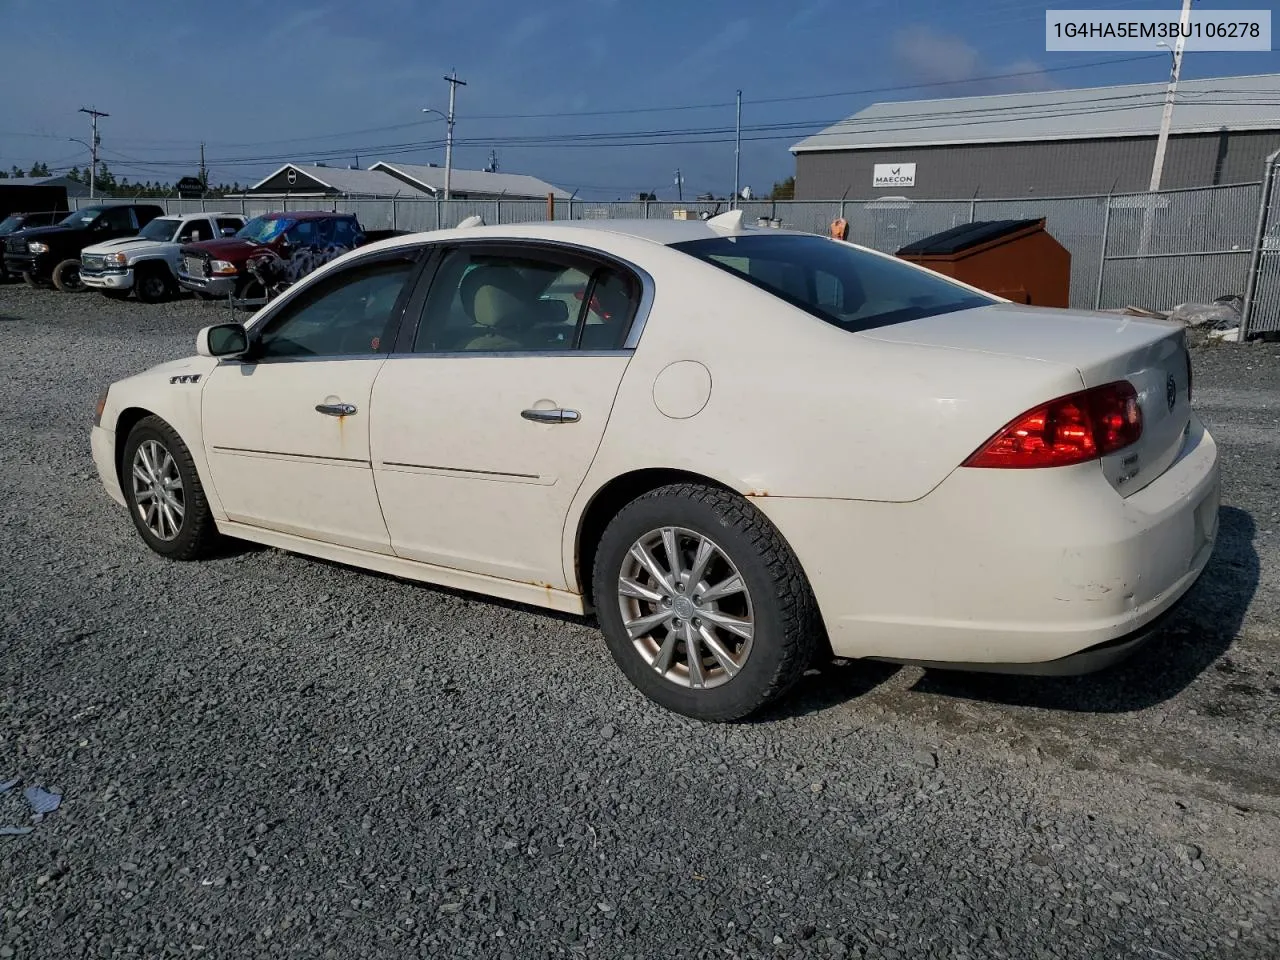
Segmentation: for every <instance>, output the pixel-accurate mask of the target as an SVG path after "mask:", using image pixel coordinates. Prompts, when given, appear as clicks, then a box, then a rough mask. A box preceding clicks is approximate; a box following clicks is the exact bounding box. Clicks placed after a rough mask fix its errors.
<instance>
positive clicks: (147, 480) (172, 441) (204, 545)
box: [120, 416, 218, 560]
mask: <svg viewBox="0 0 1280 960" xmlns="http://www.w3.org/2000/svg"><path fill="white" fill-rule="evenodd" d="M120 472H121V474H122V476H121V481H122V482H121V487H122V488H123V489H124V495H125V500H126V501H127V502H128V504H129V515H130V517H132V518H133V525H134V526H135V527H137V529H138V533H139V534H141V535H142V539H143V540H145V541H146V543H147V546H149V547H150V548H151V549H152V550H154V551H155V552H156V553H158V554H160V555H161V556H165V557H169V558H170V559H172V560H198V559H200V558H201V557H203V556H205V555H207V554H208V553H209V552H210V551H211V550H212V548H213V546H214V544H215V543H216V541H217V538H218V531H217V527H216V526H215V524H214V521H213V516H212V515H211V514H210V512H209V504H208V502H207V501H206V500H205V496H204V488H203V487H202V486H201V484H200V477H199V475H198V474H197V473H196V467H195V462H194V461H193V460H192V459H191V451H190V450H189V449H188V448H187V445H186V444H185V443H183V442H182V438H181V437H179V436H178V434H177V433H176V432H174V429H173V428H172V427H171V426H169V424H167V423H165V422H164V421H163V420H161V419H160V418H159V417H155V416H152V417H145V418H143V419H142V420H140V421H138V423H137V424H136V425H135V426H134V428H133V429H132V430H131V431H130V432H129V439H128V440H127V441H125V446H124V457H123V459H122V461H121V470H120Z"/></svg>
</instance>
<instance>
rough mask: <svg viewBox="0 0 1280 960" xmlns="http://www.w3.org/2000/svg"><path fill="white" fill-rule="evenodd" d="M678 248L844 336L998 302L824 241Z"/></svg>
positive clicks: (719, 241)
mask: <svg viewBox="0 0 1280 960" xmlns="http://www.w3.org/2000/svg"><path fill="white" fill-rule="evenodd" d="M673 247H674V249H676V250H680V251H683V252H684V253H687V254H689V255H690V256H693V257H696V258H698V259H699V260H702V261H704V262H706V263H709V264H712V265H714V266H716V267H719V268H720V269H722V270H726V271H728V272H729V273H732V274H735V275H737V276H740V277H742V278H743V279H744V280H746V281H748V282H749V283H752V284H754V285H755V286H757V287H760V288H762V289H764V290H767V291H768V292H770V293H772V294H774V295H775V296H777V297H780V298H781V299H783V300H786V301H787V302H788V303H791V304H793V305H795V306H797V307H800V308H801V309H802V310H806V311H808V312H809V313H811V314H813V315H814V316H816V317H818V318H820V319H822V320H825V321H827V322H828V323H831V324H834V325H835V326H837V327H840V328H841V329H844V330H850V331H859V330H871V329H874V328H876V327H884V326H888V325H890V324H894V323H905V322H907V321H909V320H917V319H919V318H921V317H930V316H936V315H938V314H943V313H953V312H955V311H958V310H969V309H972V308H974V307H981V306H986V305H987V304H991V303H998V302H999V301H997V300H996V299H994V298H993V297H988V296H985V295H983V294H979V293H974V292H973V291H972V290H968V289H966V288H965V287H962V286H960V285H959V284H956V283H952V282H951V281H949V280H946V279H945V278H943V277H939V276H937V275H935V274H932V273H928V272H925V271H922V270H920V269H919V268H917V267H914V266H912V265H910V264H908V263H905V262H903V261H901V260H895V259H894V258H892V257H882V256H879V255H877V254H873V253H869V252H867V251H865V250H859V249H858V248H857V247H853V246H850V245H848V244H844V243H839V242H837V241H835V240H828V239H826V238H824V237H816V236H796V235H791V234H785V235H782V236H745V237H717V238H714V239H707V240H691V241H688V242H685V243H677V244H674V245H673Z"/></svg>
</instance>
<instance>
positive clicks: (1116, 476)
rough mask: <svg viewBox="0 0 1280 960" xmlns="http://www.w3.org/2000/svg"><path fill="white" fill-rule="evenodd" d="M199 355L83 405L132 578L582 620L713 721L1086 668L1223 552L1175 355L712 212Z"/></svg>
mask: <svg viewBox="0 0 1280 960" xmlns="http://www.w3.org/2000/svg"><path fill="white" fill-rule="evenodd" d="M196 347H197V354H198V356H195V357H192V358H189V359H185V360H177V361H174V362H171V363H166V364H162V365H160V366H158V367H155V368H153V369H151V370H148V371H146V372H145V373H141V374H139V375H137V376H134V377H131V378H129V379H126V380H122V381H119V382H117V383H114V384H112V385H111V387H110V388H109V389H108V391H107V392H106V393H105V394H104V395H103V397H102V398H101V400H100V401H99V403H98V408H97V415H96V420H95V425H94V428H93V433H92V446H93V456H94V459H95V461H96V463H97V468H98V471H99V473H100V474H101V477H102V481H103V483H104V484H105V485H106V488H107V491H108V493H110V495H111V496H112V498H114V499H115V500H117V501H118V502H119V503H120V504H121V505H122V506H124V507H126V508H127V509H128V511H129V515H130V516H131V517H132V518H133V522H134V524H135V526H136V527H137V529H138V532H139V534H141V536H142V539H143V540H144V541H145V542H146V543H147V545H148V546H149V547H151V549H153V550H155V551H156V552H157V553H160V554H162V555H164V556H167V557H171V558H173V559H177V560H190V559H195V558H198V557H201V556H204V555H205V554H206V553H207V552H208V551H209V550H210V548H211V547H212V546H214V543H215V540H216V539H217V537H218V536H219V535H222V536H227V537H236V538H241V539H244V540H251V541H255V542H257V543H261V544H267V545H269V546H273V547H278V548H280V549H284V550H291V551H295V552H297V553H301V554H308V555H311V556H314V557H321V558H324V559H327V560H330V561H337V562H340V563H344V564H349V565H351V566H354V567H364V568H368V569H370V570H377V571H381V572H383V573H388V574H393V575H396V576H400V577H406V578H409V579H413V580H418V581H423V582H426V583H432V584H439V585H443V586H447V587H452V588H460V589H464V590H470V591H475V592H478V593H483V594H488V595H490V596H494V597H502V598H506V599H508V600H514V601H520V602H523V603H528V604H532V605H536V606H543V607H549V608H553V609H556V610H562V611H569V612H572V613H587V612H589V611H590V610H592V609H594V611H595V613H596V616H597V617H598V619H599V622H600V626H601V628H602V630H603V633H604V636H605V640H606V642H607V643H608V645H609V648H610V650H611V652H612V654H613V656H614V658H615V659H616V660H617V663H618V665H619V666H620V667H621V668H622V670H623V672H624V673H625V674H626V675H627V676H628V677H629V678H630V680H631V681H632V682H633V683H634V684H635V685H636V686H637V687H639V688H640V690H641V691H643V692H644V693H645V694H646V695H647V696H649V697H650V698H652V699H653V700H655V701H656V702H658V703H659V704H662V705H663V706H665V707H667V708H669V709H672V710H675V711H679V712H680V713H684V714H687V715H690V716H694V717H699V718H704V719H708V720H728V719H734V718H740V717H743V716H745V715H747V714H749V713H751V712H752V711H754V710H756V709H758V708H759V707H761V706H762V705H764V704H765V703H767V702H769V701H770V700H772V699H774V698H776V697H778V696H779V695H780V694H781V693H783V692H784V691H785V690H786V689H787V688H788V686H789V685H790V684H791V683H792V682H793V681H794V680H795V679H796V678H797V677H798V676H799V675H800V674H801V673H802V672H803V671H804V670H805V668H806V667H807V666H808V665H809V664H810V662H811V661H812V659H813V658H814V656H815V655H817V654H819V653H825V654H826V655H828V656H829V655H831V654H833V653H834V654H835V655H837V656H840V657H853V658H874V659H879V660H887V661H893V662H898V663H914V664H923V665H927V666H938V667H944V666H945V667H954V668H960V669H969V670H982V671H1006V672H1010V671H1012V672H1027V673H1079V672H1085V671H1088V670H1092V669H1097V668H1099V667H1101V666H1104V665H1106V664H1108V663H1110V662H1113V661H1114V660H1116V659H1118V658H1119V657H1121V656H1123V655H1124V654H1125V653H1127V652H1128V651H1130V650H1131V649H1133V647H1134V646H1135V645H1136V644H1138V643H1139V642H1140V641H1142V640H1143V639H1145V638H1146V637H1147V636H1148V635H1149V634H1151V633H1152V632H1153V630H1154V628H1155V626H1156V624H1157V621H1158V620H1159V619H1160V618H1161V616H1162V615H1163V614H1165V613H1166V612H1168V611H1169V610H1170V609H1171V608H1172V607H1173V606H1174V604H1175V603H1176V602H1177V601H1178V600H1179V599H1180V598H1181V597H1182V596H1183V595H1184V594H1185V593H1186V592H1187V590H1188V589H1189V588H1190V587H1191V585H1192V584H1193V583H1194V581H1195V580H1196V578H1197V577H1198V576H1199V574H1200V572H1201V571H1202V570H1203V569H1204V567H1205V564H1206V562H1207V561H1208V558H1209V554H1210V553H1211V551H1212V549H1213V544H1214V538H1215V535H1216V533H1217V516H1218V489H1219V477H1218V464H1217V448H1216V446H1215V444H1214V442H1213V439H1212V438H1211V437H1210V436H1209V434H1208V433H1207V432H1206V431H1205V429H1204V427H1203V426H1202V424H1201V423H1200V421H1199V420H1198V419H1197V418H1196V416H1195V415H1194V414H1193V413H1192V411H1191V402H1190V401H1191V367H1190V361H1189V357H1188V354H1187V349H1186V344H1185V339H1184V335H1183V331H1182V329H1181V328H1180V327H1179V326H1176V325H1172V324H1168V323H1163V322H1156V321H1151V320H1142V319H1135V318H1132V317H1125V316H1118V315H1109V314H1101V313H1081V312H1068V311H1063V310H1048V309H1035V308H1030V307H1024V306H1019V305H1015V304H1011V303H1008V302H1005V301H1002V300H1000V299H998V298H996V297H992V296H990V295H988V294H985V293H983V292H981V291H979V290H976V289H974V288H971V287H968V286H965V285H962V284H960V283H957V282H955V281H952V280H949V279H947V278H944V277H942V276H939V275H937V274H935V273H932V272H930V271H927V270H924V269H921V268H919V267H916V266H913V265H910V264H908V263H905V262H903V261H900V260H897V259H895V258H893V257H889V256H885V255H882V254H879V253H875V252H873V251H870V250H866V249H863V248H861V247H858V246H855V245H852V244H848V243H842V242H838V241H836V240H830V239H826V238H824V237H818V236H812V235H807V234H799V233H791V232H786V231H779V230H756V229H750V228H746V227H744V226H743V224H742V220H741V217H740V215H737V214H729V215H725V216H722V217H718V218H715V219H713V220H710V221H706V222H681V221H654V220H646V221H620V220H619V221H591V222H585V223H583V222H579V223H536V224H525V225H516V226H501V227H485V226H476V227H464V228H460V229H456V230H446V231H440V232H436V233H426V234H419V235H415V236H406V237H397V238H394V239H391V240H387V241H383V242H381V243H376V244H373V245H371V246H368V247H363V248H361V249H359V250H357V251H353V252H352V253H350V254H347V255H346V256H343V257H342V258H340V259H339V260H336V261H334V262H333V263H331V264H329V265H328V266H326V267H324V268H323V269H320V270H318V271H316V272H315V273H314V274H312V275H311V276H309V277H307V278H306V279H305V280H303V281H302V282H300V283H298V284H296V285H295V286H294V287H292V288H291V289H290V290H289V291H288V292H287V293H286V294H285V295H283V296H282V297H280V298H279V299H277V300H275V301H273V302H272V303H270V304H268V305H267V306H266V307H264V308H263V309H262V310H261V311H259V312H258V313H257V314H256V315H255V316H254V317H253V318H252V319H251V320H250V321H249V322H248V323H246V324H244V325H241V324H236V323H226V324H219V325H217V326H212V327H208V328H206V329H204V330H202V331H201V332H200V334H199V337H198V339H197V345H196Z"/></svg>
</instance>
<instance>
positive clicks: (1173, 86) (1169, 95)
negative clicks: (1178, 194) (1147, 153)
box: [1138, 0, 1192, 253]
mask: <svg viewBox="0 0 1280 960" xmlns="http://www.w3.org/2000/svg"><path fill="white" fill-rule="evenodd" d="M1191 4H1192V0H1182V16H1181V17H1179V19H1178V24H1179V30H1178V39H1177V40H1175V41H1174V43H1173V49H1172V50H1171V51H1170V53H1172V54H1173V67H1172V69H1171V70H1170V71H1169V86H1168V87H1167V88H1166V89H1165V94H1164V112H1163V113H1162V114H1161V115H1160V136H1159V137H1157V138H1156V156H1155V160H1153V161H1152V163H1151V185H1150V186H1148V187H1147V192H1148V193H1149V194H1154V193H1155V192H1156V191H1157V190H1159V189H1160V180H1161V178H1162V177H1163V176H1164V157H1165V152H1166V151H1167V150H1168V148H1169V128H1170V127H1171V126H1172V125H1173V103H1174V98H1175V97H1176V96H1177V93H1178V77H1179V75H1180V74H1181V73H1182V49H1183V47H1185V46H1186V44H1187V38H1186V36H1185V34H1186V32H1187V25H1188V24H1189V23H1190V22H1191ZM1160 45H1162V46H1168V44H1165V43H1164V41H1161V42H1160ZM1155 201H1156V198H1155V197H1154V196H1148V197H1147V206H1146V209H1145V210H1144V211H1143V215H1142V240H1141V242H1140V245H1139V247H1138V252H1139V253H1146V252H1147V247H1148V246H1149V245H1150V243H1151V227H1152V220H1153V218H1154V217H1155V207H1154V204H1155Z"/></svg>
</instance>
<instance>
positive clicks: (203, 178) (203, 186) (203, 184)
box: [200, 140, 209, 194]
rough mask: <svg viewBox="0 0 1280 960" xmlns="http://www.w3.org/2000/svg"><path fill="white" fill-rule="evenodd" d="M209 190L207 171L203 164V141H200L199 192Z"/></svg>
mask: <svg viewBox="0 0 1280 960" xmlns="http://www.w3.org/2000/svg"><path fill="white" fill-rule="evenodd" d="M208 191H209V171H208V170H207V169H206V168H205V165H204V141H203V140H201V141H200V192H201V193H202V194H203V193H208Z"/></svg>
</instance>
